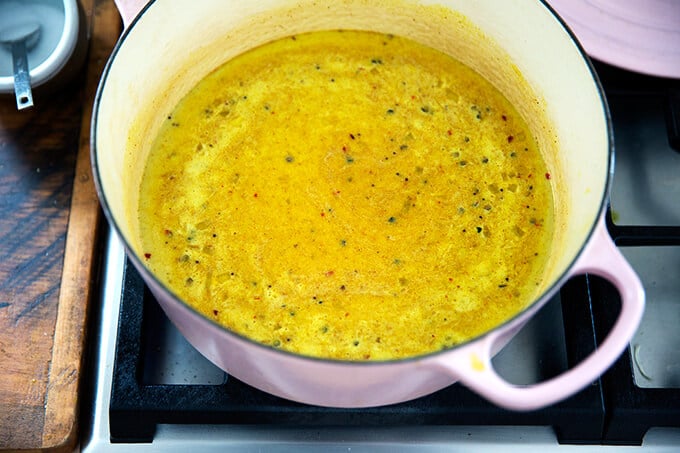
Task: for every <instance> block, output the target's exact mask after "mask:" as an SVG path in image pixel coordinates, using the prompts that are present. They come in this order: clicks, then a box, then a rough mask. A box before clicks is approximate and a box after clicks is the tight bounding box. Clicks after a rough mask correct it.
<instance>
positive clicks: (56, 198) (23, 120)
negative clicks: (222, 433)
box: [0, 0, 121, 451]
mask: <svg viewBox="0 0 680 453" xmlns="http://www.w3.org/2000/svg"><path fill="white" fill-rule="evenodd" d="M80 4H81V7H82V12H83V17H84V19H83V25H82V27H84V30H85V31H86V33H87V36H85V38H86V40H85V41H84V43H85V45H84V46H83V47H82V49H83V53H82V55H83V57H82V58H81V59H80V61H81V62H82V63H81V64H78V59H75V60H74V61H72V63H71V64H70V66H71V67H72V69H73V70H75V72H74V73H73V74H72V75H71V77H70V78H69V81H68V82H64V83H63V84H61V85H60V86H58V87H56V88H55V87H52V88H51V89H50V91H41V90H40V89H36V90H35V92H34V100H35V107H33V108H32V109H30V110H25V111H21V112H19V111H17V110H16V106H15V102H14V98H13V97H12V96H6V95H3V96H2V97H0V450H2V451H7V450H21V451H73V450H74V449H75V448H77V443H78V415H79V414H78V406H79V388H80V386H81V383H82V382H81V381H82V379H81V378H82V374H83V373H82V370H83V358H84V350H85V342H86V335H87V329H88V311H89V309H88V307H89V306H90V302H91V299H92V298H93V297H95V296H96V294H95V291H94V290H93V289H94V288H95V283H96V282H95V281H94V280H95V277H96V270H97V264H98V261H97V258H98V257H97V253H96V248H97V246H96V245H97V233H98V229H99V228H98V225H99V223H100V221H101V215H100V210H99V204H98V200H97V197H96V193H95V190H94V185H93V181H92V173H91V170H90V155H89V151H90V150H89V140H90V137H89V130H90V129H89V126H90V118H91V113H92V104H93V100H94V96H95V91H96V87H97V83H98V80H99V77H100V75H101V73H102V70H103V67H104V65H105V63H106V60H107V58H108V56H109V54H110V52H111V50H112V48H113V46H114V45H115V42H116V40H117V38H118V36H119V34H120V31H121V26H120V18H119V16H118V13H117V10H116V8H115V6H114V4H113V2H112V1H111V0H80ZM0 9H1V8H0ZM0 14H2V12H1V11H0Z"/></svg>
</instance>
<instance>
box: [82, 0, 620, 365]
mask: <svg viewBox="0 0 680 453" xmlns="http://www.w3.org/2000/svg"><path fill="white" fill-rule="evenodd" d="M156 3H157V0H150V1H149V2H148V3H147V4H146V5H144V7H143V8H142V9H141V11H140V12H139V14H138V15H137V16H136V17H135V18H134V19H133V20H132V21H131V22H130V24H129V26H128V27H127V28H126V29H125V30H124V31H123V34H122V35H121V37H120V38H119V40H118V42H117V43H116V45H115V47H114V49H113V51H112V52H111V55H110V56H109V59H108V61H107V63H106V65H105V67H104V70H103V72H102V75H101V79H100V82H99V86H98V87H97V93H96V95H95V98H94V105H93V113H92V122H91V124H90V158H91V162H92V164H91V165H92V169H93V176H94V184H95V189H96V191H97V195H98V197H99V200H100V203H101V205H102V210H103V212H104V215H105V217H106V219H107V221H108V223H109V225H110V226H111V227H113V229H114V231H115V232H116V234H117V235H118V237H119V239H120V240H121V242H122V244H123V246H124V248H125V250H126V256H127V258H128V259H129V260H130V261H132V263H133V264H134V266H135V268H136V269H137V271H139V272H140V273H146V274H147V275H148V276H149V277H150V278H151V279H152V280H153V282H154V284H155V285H157V286H158V287H159V288H162V289H163V290H164V291H165V292H166V294H167V295H169V296H170V299H171V300H172V302H173V303H175V304H179V305H180V306H181V307H182V308H183V309H184V310H186V311H187V312H188V313H190V314H191V315H192V316H194V317H198V318H201V319H202V320H204V321H207V322H208V323H210V324H212V325H213V327H216V328H217V329H218V330H219V331H220V332H222V333H225V334H227V335H228V336H230V337H232V338H233V339H234V340H237V341H242V342H246V343H247V344H249V345H252V346H256V347H258V348H261V349H262V350H263V352H265V351H267V352H269V353H272V352H274V353H279V354H283V355H284V356H287V357H288V358H290V359H295V360H302V361H311V362H317V363H325V364H337V365H343V366H346V365H350V366H377V365H380V366H385V365H390V364H392V365H402V364H406V363H410V362H422V361H424V360H431V359H435V358H437V359H439V358H441V357H442V356H445V355H447V354H452V353H455V352H457V351H458V350H460V349H462V348H464V347H466V346H469V345H470V344H473V343H475V342H479V341H480V340H482V339H484V338H486V337H487V336H488V335H490V334H492V333H494V332H495V333H497V332H499V331H503V330H506V329H510V328H511V327H512V326H514V325H516V324H517V323H521V322H522V320H523V318H524V317H526V316H529V315H530V314H531V313H533V312H534V311H537V310H539V309H540V308H541V307H543V305H545V304H546V303H547V302H548V301H549V300H550V299H551V298H552V297H553V296H554V295H555V294H556V293H557V292H558V291H559V290H560V288H561V287H562V286H563V285H564V284H565V283H566V281H567V280H568V279H569V278H570V277H571V270H572V269H573V268H574V265H575V264H576V262H577V261H578V259H579V258H580V257H581V255H583V252H584V249H585V248H586V246H587V245H588V244H589V243H590V241H591V240H592V239H593V235H594V232H595V230H596V228H597V226H598V223H599V222H600V219H601V218H602V216H603V214H604V212H605V208H606V206H607V203H608V202H607V200H608V199H609V194H610V190H611V183H612V178H613V171H614V158H615V156H614V133H613V128H612V121H611V114H610V110H609V106H608V103H607V99H606V96H605V92H604V89H603V87H602V83H601V81H600V78H599V76H598V74H597V72H596V70H595V67H594V65H593V63H592V61H591V59H590V58H589V57H588V55H587V54H586V52H585V49H584V47H583V46H582V45H581V43H580V42H579V41H578V39H577V38H576V35H575V34H574V32H573V31H572V30H571V29H570V28H569V26H568V25H567V23H566V22H565V21H564V20H563V19H562V18H561V17H560V16H559V15H558V14H557V12H556V11H555V10H554V9H553V8H552V7H551V6H550V5H549V4H548V3H547V0H538V3H540V4H541V5H542V6H543V7H544V8H546V9H547V10H548V12H549V13H550V15H551V16H552V19H553V20H555V21H556V22H557V24H558V25H559V26H561V27H562V28H563V29H564V30H565V31H566V32H567V34H568V35H569V37H570V39H571V41H572V43H573V44H574V45H575V46H576V48H577V50H578V52H579V54H580V56H581V58H582V59H583V61H584V62H585V63H586V68H587V70H588V72H589V73H590V76H591V77H592V80H593V82H594V84H595V87H596V89H597V94H598V97H599V99H600V105H601V107H602V113H603V115H604V119H605V125H606V129H607V131H606V133H607V137H606V138H607V154H608V159H607V160H608V165H607V167H608V171H607V173H606V175H605V183H604V187H603V191H602V197H601V200H600V206H599V208H598V211H597V215H596V216H594V218H593V219H592V223H591V225H590V227H589V229H588V233H587V235H586V240H585V241H584V242H583V243H582V244H581V246H580V248H579V251H578V253H576V255H575V256H574V257H573V259H572V260H571V261H570V263H569V265H568V266H567V267H566V268H565V270H564V271H563V272H562V273H561V274H560V276H559V277H558V278H556V279H555V281H554V282H553V283H552V284H551V285H550V286H549V287H548V288H546V290H545V291H543V293H541V294H540V295H539V296H537V297H536V298H535V299H534V300H533V301H532V302H530V303H529V304H527V305H526V306H525V307H524V308H523V309H522V310H520V311H518V312H517V313H515V314H514V315H513V316H511V317H510V318H508V319H506V320H505V321H503V322H502V323H500V324H498V325H496V326H495V327H494V328H492V329H489V330H487V331H485V332H482V333H480V334H479V335H477V336H474V337H471V338H468V339H467V340H465V341H463V342H461V343H457V344H455V345H453V346H450V347H447V348H444V349H440V350H437V351H432V352H427V353H424V354H418V355H413V356H408V357H403V358H398V359H386V360H368V361H357V360H347V359H333V358H324V357H316V356H309V355H304V354H300V353H296V352H292V351H288V350H285V349H279V348H276V347H273V346H269V345H266V344H263V343H261V342H259V341H256V340H254V339H252V338H250V337H248V336H245V335H242V334H240V333H238V332H235V331H232V330H230V329H227V328H226V327H224V326H223V325H221V324H220V323H218V322H217V321H215V320H213V319H210V318H209V317H207V316H204V315H203V314H202V313H200V312H199V311H198V310H196V309H195V308H194V307H193V306H191V305H190V304H188V303H187V302H185V301H184V300H183V299H181V298H180V297H178V296H177V294H175V292H173V291H172V290H171V289H170V288H168V286H167V285H166V284H164V283H163V282H162V281H161V280H160V279H159V278H158V277H157V276H156V275H155V274H154V273H152V272H151V271H149V270H148V268H147V267H146V265H144V263H143V261H142V259H141V257H140V256H138V255H137V254H136V253H135V252H134V250H133V249H132V247H131V246H130V243H129V241H128V239H127V238H126V236H125V235H124V234H123V232H122V230H121V228H120V227H119V225H118V224H117V223H116V221H115V219H114V216H113V213H112V210H111V208H110V206H109V203H108V201H107V197H106V194H105V193H104V190H103V187H102V186H101V182H100V176H99V174H100V166H99V163H98V159H97V155H98V153H97V124H98V121H97V120H98V116H99V106H100V103H101V100H102V97H103V95H104V91H105V89H106V82H107V79H108V77H109V75H110V71H111V67H112V66H113V65H114V64H115V60H116V56H117V54H118V52H119V51H120V49H121V48H122V47H123V46H124V45H125V41H126V39H127V37H128V36H129V35H130V33H131V31H132V30H133V29H134V27H135V26H137V24H138V22H139V21H140V20H141V18H142V17H143V16H144V14H146V12H147V11H148V10H149V9H150V8H152V7H153V5H155V4H156ZM145 284H146V283H145Z"/></svg>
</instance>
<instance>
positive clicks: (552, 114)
mask: <svg viewBox="0 0 680 453" xmlns="http://www.w3.org/2000/svg"><path fill="white" fill-rule="evenodd" d="M117 3H118V6H119V9H120V10H121V13H122V15H123V18H124V23H125V25H126V30H125V33H124V34H123V36H122V38H121V39H120V41H119V43H118V45H117V47H116V48H115V50H114V52H113V54H112V56H111V58H110V60H109V63H108V65H107V67H106V69H105V72H104V75H103V77H102V80H101V84H100V87H99V92H98V96H97V98H96V102H95V113H94V119H93V124H92V137H93V138H92V161H93V167H94V174H95V180H96V184H97V188H98V191H99V196H100V199H101V203H102V205H103V208H104V212H105V214H106V216H107V218H108V220H109V222H110V224H111V225H112V226H113V227H114V228H115V230H116V231H117V233H118V234H119V236H120V237H121V239H122V241H123V242H124V244H125V246H126V249H127V252H128V255H129V257H130V259H131V261H132V262H133V263H134V265H135V266H136V267H137V269H138V270H139V271H140V273H141V275H142V276H143V278H144V280H145V282H146V283H147V285H148V286H149V288H150V289H151V291H152V292H153V294H154V295H155V297H156V299H157V300H158V302H159V304H160V305H161V306H162V308H163V309H164V311H165V313H166V314H167V316H168V317H169V319H170V320H171V321H172V322H173V323H174V324H175V325H176V326H177V328H178V329H179V330H180V331H181V332H182V334H183V335H184V336H185V337H186V338H187V339H188V341H189V342H190V343H191V344H192V345H193V346H194V347H195V348H196V349H197V350H198V351H200V352H201V353H202V354H204V355H205V356H206V357H207V358H209V359H210V360H211V361H212V362H214V363H215V364H216V365H217V366H219V367H221V368H222V369H224V370H226V371H227V372H229V373H230V374H231V375H233V376H234V377H236V378H238V379H239V380H242V381H244V382H246V383H248V384H250V385H252V386H254V387H257V388H259V389H261V390H263V391H266V392H269V393H271V394H274V395H278V396H281V397H283V398H287V399H291V400H295V401H299V402H304V403H309V404H315V405H321V406H333V407H368V406H379V405H386V404H391V403H397V402H401V401H406V400H409V399H413V398H417V397H420V396H423V395H426V394H429V393H432V392H435V391H437V390H439V389H441V388H443V387H446V386H448V385H451V384H452V383H454V382H457V381H458V382H461V383H462V384H464V385H465V386H467V387H469V388H471V389H472V390H474V391H475V392H477V393H479V394H480V395H482V396H483V397H485V398H487V399H488V400H490V401H492V402H493V403H495V404H497V405H499V406H502V407H505V408H509V409H515V410H532V409H536V408H540V407H543V406H546V405H550V404H553V403H555V402H558V401H560V400H562V399H564V398H567V397H569V396H570V395H573V394H574V393H576V392H577V391H579V390H580V389H582V388H584V387H586V386H587V385H589V384H590V383H591V382H593V381H594V380H595V379H596V378H597V377H598V376H600V375H601V374H602V373H603V372H604V371H605V370H606V369H607V368H608V367H609V366H610V365H611V364H612V363H613V362H614V361H615V360H616V359H617V358H618V356H619V355H620V354H621V353H622V351H623V350H624V349H625V348H626V346H627V345H628V343H629V341H630V339H631V338H632V336H633V334H634V332H635V330H636V329H637V326H638V324H639V322H640V319H641V316H642V313H643V309H644V291H643V288H642V285H641V283H640V280H639V278H638V277H637V275H636V274H635V272H634V271H633V270H632V269H631V267H630V266H629V265H628V263H627V262H626V261H625V259H624V258H623V256H622V255H621V254H620V253H619V251H618V250H617V248H616V247H615V245H614V243H613V241H612V240H611V238H610V237H609V235H608V233H607V230H606V227H605V224H604V220H603V212H604V209H605V204H606V201H607V195H608V189H609V184H610V178H611V169H612V163H613V151H612V143H611V140H612V138H611V133H610V129H609V119H608V112H607V108H606V104H605V101H604V98H603V94H602V92H601V91H600V89H599V85H598V82H597V78H596V76H595V74H594V72H593V69H592V67H591V66H590V64H589V62H588V60H587V58H586V57H585V56H584V54H583V51H582V49H581V48H580V46H579V45H578V44H577V43H576V42H575V40H574V38H573V36H572V35H571V34H570V32H569V31H568V30H567V29H566V27H565V26H564V24H563V23H562V22H561V20H560V19H559V18H558V17H556V16H555V14H554V13H553V12H552V11H551V10H550V8H549V7H548V6H546V5H545V4H544V3H541V2H539V1H536V0H509V1H503V2H498V1H495V0H479V1H475V2H469V1H462V0H374V1H371V0H342V1H332V2H331V1H322V0H318V1H314V2H313V1H311V0H263V1H258V2H242V1H238V0H233V1H228V0H201V1H196V0H156V1H153V2H151V3H150V4H149V5H147V6H146V7H145V8H144V9H143V10H142V11H141V12H140V13H139V15H137V13H138V12H139V10H140V3H144V2H140V1H130V0H127V1H126V0H117ZM339 28H344V29H368V30H374V31H379V32H384V33H393V34H398V35H403V36H408V37H411V38H413V39H415V40H418V41H420V42H423V43H424V44H427V45H430V46H432V47H435V48H438V49H440V50H443V51H445V52H449V53H451V54H452V55H454V56H455V57H457V58H458V59H460V60H461V61H463V62H464V63H466V64H468V65H469V66H471V67H473V68H474V69H475V70H477V71H478V72H480V73H481V74H482V75H483V76H485V77H486V78H487V79H489V80H490V81H491V82H492V83H494V84H495V85H496V86H497V87H498V88H499V89H501V91H503V92H504V94H505V95H506V96H507V97H508V98H509V99H510V101H511V102H513V104H514V105H515V106H516V107H517V108H518V110H519V111H520V112H521V113H522V114H523V116H524V117H525V118H526V119H527V121H528V123H529V126H530V128H531V129H532V132H533V133H534V135H535V136H536V138H537V141H538V142H539V145H540V146H541V147H542V149H544V150H546V154H545V158H546V161H547V163H548V165H549V167H550V168H551V178H552V180H553V183H554V184H553V185H554V187H555V194H554V196H555V205H556V209H557V218H558V221H557V222H556V223H557V228H556V232H555V239H554V247H553V249H552V250H551V251H550V254H551V260H550V263H549V265H548V266H547V267H546V269H545V285H544V287H543V288H542V295H541V296H540V297H539V298H537V300H535V301H534V302H533V303H532V304H530V305H529V306H528V308H526V309H525V310H524V311H522V312H520V313H518V314H517V315H516V316H515V317H514V318H513V319H511V320H509V321H507V322H506V323H504V324H502V325H500V326H498V327H496V328H495V329H493V330H491V331H489V332H487V333H485V334H484V335H481V336H480V337H478V338H475V339H473V340H471V341H469V342H467V343H464V344H461V345H458V346H456V347H453V348H450V349H448V350H443V351H440V352H436V353H432V354H428V355H423V356H419V357H414V358H408V359H403V360H394V361H385V362H348V361H337V360H322V359H317V358H309V357H304V356H300V355H296V354H292V353H289V352H286V351H281V350H278V349H274V348H270V347H268V346H264V345H262V344H259V343H256V342H254V341H252V340H250V339H248V338H245V337H242V336H240V335H238V334H236V333H234V332H231V331H229V330H226V329H225V328H223V327H221V326H219V325H217V324H216V323H214V322H213V321H211V320H209V319H207V318H205V317H203V316H202V315H201V314H199V313H198V312H197V311H195V310H194V309H193V308H191V307H190V306H188V305H187V304H186V303H185V302H183V301H182V300H180V299H179V298H178V297H177V296H175V295H174V294H173V293H172V292H171V291H170V290H169V289H168V288H166V287H165V286H164V285H163V284H162V283H161V282H160V280H159V279H157V278H156V276H154V275H152V274H151V273H150V271H149V270H148V269H147V268H146V267H145V266H144V265H143V258H142V252H141V249H140V247H139V239H138V234H137V226H136V218H137V217H136V206H137V190H138V187H139V181H140V179H141V173H142V170H143V166H144V162H145V158H146V154H147V153H148V151H149V145H150V137H154V136H155V134H156V132H157V131H158V128H159V126H160V123H161V122H162V120H163V118H164V117H165V116H166V115H167V112H169V111H170V110H171V109H172V108H173V107H174V106H175V105H176V103H177V102H178V101H179V99H181V97H182V96H183V95H184V94H185V93H186V92H187V91H188V90H189V89H190V88H191V87H193V86H194V85H195V84H196V83H197V82H198V81H199V80H201V79H202V78H203V77H204V76H205V75H206V74H207V73H209V72H210V71H211V70H213V69H214V68H216V67H217V66H219V65H220V64H221V63H223V62H224V61H226V60H228V59H229V58H231V57H233V56H235V55H237V54H239V53H242V52H243V51H245V50H247V49H249V48H252V47H255V46H257V45H259V44H262V43H265V42H268V41H270V40H273V39H276V38H279V37H284V36H289V35H293V34H299V33H303V32H308V31H313V30H319V29H339ZM482 35H483V36H482ZM522 81H523V83H519V82H522ZM522 87H524V88H522ZM526 87H529V88H528V89H526ZM584 273H592V274H596V275H599V276H602V277H604V278H606V279H608V280H609V281H611V282H612V283H613V284H614V285H615V287H616V288H617V289H618V291H619V293H620V295H621V300H622V304H621V312H620V315H619V317H618V319H617V321H616V323H615V325H614V326H613V328H612V329H611V331H610V332H609V334H608V336H607V338H606V339H605V341H604V342H603V343H602V344H600V345H599V347H598V348H597V349H596V350H595V351H594V352H593V353H592V354H591V355H590V356H589V357H587V358H586V359H585V360H584V361H582V362H581V363H580V364H578V365H577V366H576V367H574V368H572V369H570V370H567V371H565V372H564V373H563V374H560V375H558V376H556V377H554V378H552V379H550V380H548V381H544V382H541V383H538V384H535V385H528V386H516V385H513V384H510V383H508V382H507V381H506V380H504V379H503V378H502V377H500V376H499V375H498V374H497V373H496V371H495V370H494V368H493V366H492V362H491V358H492V357H493V355H494V354H495V353H496V352H497V351H498V350H499V349H500V348H501V347H503V346H504V345H505V344H506V343H507V342H508V341H509V340H510V339H511V338H512V336H513V335H514V334H515V333H516V332H518V331H519V330H520V329H521V327H522V326H523V325H524V324H526V322H527V321H528V320H529V319H530V318H531V317H532V316H534V315H535V314H536V312H537V311H538V310H540V309H541V307H542V306H543V305H544V304H545V303H546V302H547V301H548V300H549V299H550V298H551V297H552V296H554V295H555V293H556V292H557V291H558V290H559V288H560V286H561V285H563V284H564V282H565V281H566V280H567V279H569V278H570V277H572V276H574V275H577V274H584ZM417 328H418V326H414V329H417Z"/></svg>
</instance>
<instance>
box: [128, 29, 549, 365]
mask: <svg viewBox="0 0 680 453" xmlns="http://www.w3.org/2000/svg"><path fill="white" fill-rule="evenodd" d="M550 184H551V181H550V174H549V170H548V169H546V168H545V164H544V162H543V160H542V158H541V156H540V153H539V150H537V149H536V145H535V143H534V141H533V139H532V137H531V135H530V133H529V131H528V130H527V127H526V124H525V123H524V122H523V121H522V119H521V118H519V117H518V115H517V113H516V111H515V110H514V109H513V107H512V106H511V105H510V104H509V103H508V102H507V100H506V99H505V98H504V97H503V96H502V95H501V94H500V93H499V92H498V91H496V90H495V89H494V88H493V87H492V86H491V85H490V84H489V83H488V82H486V81H485V80H484V79H483V78H481V77H480V76H479V75H477V74H476V73H474V72H473V71H471V70H470V69H468V68H467V67H466V66H463V65H462V64H460V63H459V62H457V61H456V60H454V59H452V58H451V57H449V56H447V55H444V54H442V53H439V52H437V51H435V50H433V49H430V48H426V47H423V46H421V45H419V44H417V43H415V42H413V41H410V40H407V39H404V38H400V37H396V36H392V35H382V34H376V33H370V32H354V31H329V32H314V33H310V34H304V35H298V36H294V37H289V38H286V39H283V40H280V41H276V42H273V43H270V44H267V45H265V46H262V47H259V48H257V49H255V50H252V51H249V52H247V53H246V54H244V55H242V56H240V57H238V58H236V59H234V60H232V61H230V62H228V63H227V64H225V65H224V66H222V67H221V68H219V69H218V70H216V71H215V72H214V73H212V74H210V75H209V76H208V77H206V78H205V79H204V80H203V81H202V82H201V83H199V84H198V85H197V86H196V87H195V89H193V90H192V91H191V92H190V93H189V94H188V95H187V96H186V97H185V99H184V100H183V101H182V102H181V103H180V104H179V105H178V106H177V108H176V109H175V111H173V112H172V113H171V114H169V115H168V116H167V120H166V121H165V124H164V125H163V126H162V128H161V132H160V134H159V136H158V137H157V138H156V141H155V143H154V145H153V149H152V151H151V154H150V157H149V160H148V162H147V166H146V169H145V174H144V178H143V183H142V187H141V198H140V212H139V221H140V229H141V235H142V244H143V247H144V250H143V253H144V259H145V261H146V264H147V265H148V266H149V267H150V268H151V269H152V270H153V271H154V272H155V273H156V275H158V276H159V278H160V279H161V280H162V281H163V282H165V283H166V284H167V285H168V286H169V287H170V288H171V289H172V290H173V291H174V292H175V293H176V294H178V295H179V296H180V297H182V298H183V299H185V300H186V301H188V303H189V304H191V305H192V306H194V307H196V308H197V309H198V310H199V311H200V312H202V313H203V314H204V315H205V316H206V317H208V318H211V319H213V320H215V321H216V322H218V323H220V324H223V325H224V326H226V327H227V328H229V329H232V330H234V331H236V332H238V333H240V334H242V335H244V336H247V337H249V338H252V339H254V340H256V341H259V342H262V343H264V344H266V345H270V346H272V347H275V348H281V349H286V350H289V351H294V352H298V353H301V354H304V355H310V356H318V357H325V358H334V359H348V360H387V359H397V358H403V357H408V356H413V355H419V354H425V353H429V352H432V351H437V350H440V349H442V348H447V347H450V346H453V345H455V344H458V343H460V342H463V341H465V340H467V339H469V338H471V337H474V336H477V335H479V334H481V333H483V332H485V331H487V330H489V329H491V328H493V327H495V326H497V325H498V324H499V323H502V322H503V321H504V320H507V319H508V318H509V317H512V316H513V315H514V314H516V313H517V312H518V311H520V310H521V309H523V308H524V307H525V306H526V305H527V304H528V303H530V302H531V301H532V300H533V298H534V297H535V295H536V294H535V293H536V291H537V285H538V282H539V281H540V277H541V270H542V268H543V265H544V262H545V259H546V255H547V253H548V252H547V251H548V249H549V245H550V240H551V232H552V216H553V204H552V194H551V187H550Z"/></svg>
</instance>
